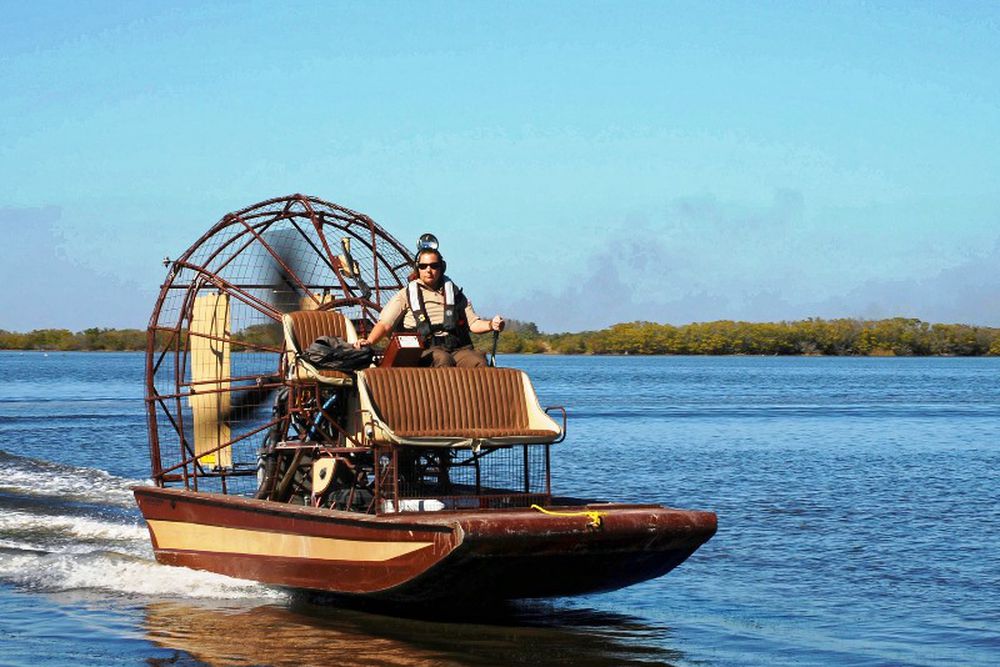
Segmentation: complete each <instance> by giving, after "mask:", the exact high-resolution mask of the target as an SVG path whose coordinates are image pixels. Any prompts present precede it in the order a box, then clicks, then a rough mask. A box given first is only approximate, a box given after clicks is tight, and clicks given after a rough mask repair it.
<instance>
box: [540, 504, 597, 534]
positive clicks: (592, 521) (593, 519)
mask: <svg viewBox="0 0 1000 667" xmlns="http://www.w3.org/2000/svg"><path fill="white" fill-rule="evenodd" d="M531 509H533V510H538V511H539V512H541V513H542V514H549V515H551V516H587V517H590V527H591V528H600V527H601V524H602V523H603V522H604V519H603V518H602V517H603V516H604V513H602V512H597V511H595V510H585V511H582V512H556V511H555V510H547V509H545V508H544V507H542V506H541V505H532V506H531Z"/></svg>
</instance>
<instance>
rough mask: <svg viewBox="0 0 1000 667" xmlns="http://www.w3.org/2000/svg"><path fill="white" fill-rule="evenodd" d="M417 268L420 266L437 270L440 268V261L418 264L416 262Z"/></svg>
mask: <svg viewBox="0 0 1000 667" xmlns="http://www.w3.org/2000/svg"><path fill="white" fill-rule="evenodd" d="M417 268H420V269H434V270H435V271H437V270H438V269H440V268H441V262H430V263H429V264H423V263H420V264H417Z"/></svg>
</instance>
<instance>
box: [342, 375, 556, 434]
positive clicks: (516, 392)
mask: <svg viewBox="0 0 1000 667" xmlns="http://www.w3.org/2000/svg"><path fill="white" fill-rule="evenodd" d="M358 378H359V390H360V391H359V393H360V395H361V407H362V410H367V411H369V412H370V414H371V417H372V418H373V421H374V422H375V425H376V427H377V429H376V437H375V439H376V440H383V441H388V442H396V443H399V444H413V445H421V446H428V445H430V446H435V445H436V446H463V445H474V444H477V443H478V444H483V443H490V444H497V445H503V444H514V443H530V442H552V441H553V440H555V439H556V438H558V437H559V436H560V434H561V430H560V428H559V426H558V424H556V423H555V422H554V421H553V420H552V419H551V418H550V417H549V416H548V415H546V414H545V412H544V411H543V410H542V409H541V407H540V406H539V405H538V398H537V397H536V396H535V391H534V388H533V387H532V386H531V382H530V381H529V380H528V377H527V376H526V375H525V374H524V372H523V371H519V370H516V369H513V368H369V369H366V370H364V371H361V372H359V373H358Z"/></svg>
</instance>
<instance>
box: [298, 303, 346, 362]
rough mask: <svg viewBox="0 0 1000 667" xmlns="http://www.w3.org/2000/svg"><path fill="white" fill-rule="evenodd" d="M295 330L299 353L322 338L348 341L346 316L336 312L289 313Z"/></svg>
mask: <svg viewBox="0 0 1000 667" xmlns="http://www.w3.org/2000/svg"><path fill="white" fill-rule="evenodd" d="M288 316H289V317H290V318H291V319H292V327H293V328H294V330H295V338H296V341H295V342H296V343H298V347H299V351H300V352H301V351H302V350H304V349H306V348H307V347H309V346H310V345H311V344H312V342H313V341H314V340H316V339H317V338H319V337H320V336H336V337H337V338H342V339H344V340H347V325H346V324H345V322H344V316H343V315H341V314H340V313H338V312H337V311H335V310H297V311H295V312H292V313H288Z"/></svg>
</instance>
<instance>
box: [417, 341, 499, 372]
mask: <svg viewBox="0 0 1000 667" xmlns="http://www.w3.org/2000/svg"><path fill="white" fill-rule="evenodd" d="M420 365H421V366H433V367H440V366H458V367H459V368H476V367H479V366H485V365H486V355H485V354H483V353H482V352H480V351H479V350H477V349H476V348H474V347H472V346H471V345H466V346H465V347H460V348H458V349H457V350H452V351H451V352H449V351H448V350H446V349H445V348H443V347H438V346H436V345H435V346H432V347H429V348H427V349H426V350H424V351H423V352H422V353H421V355H420Z"/></svg>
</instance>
